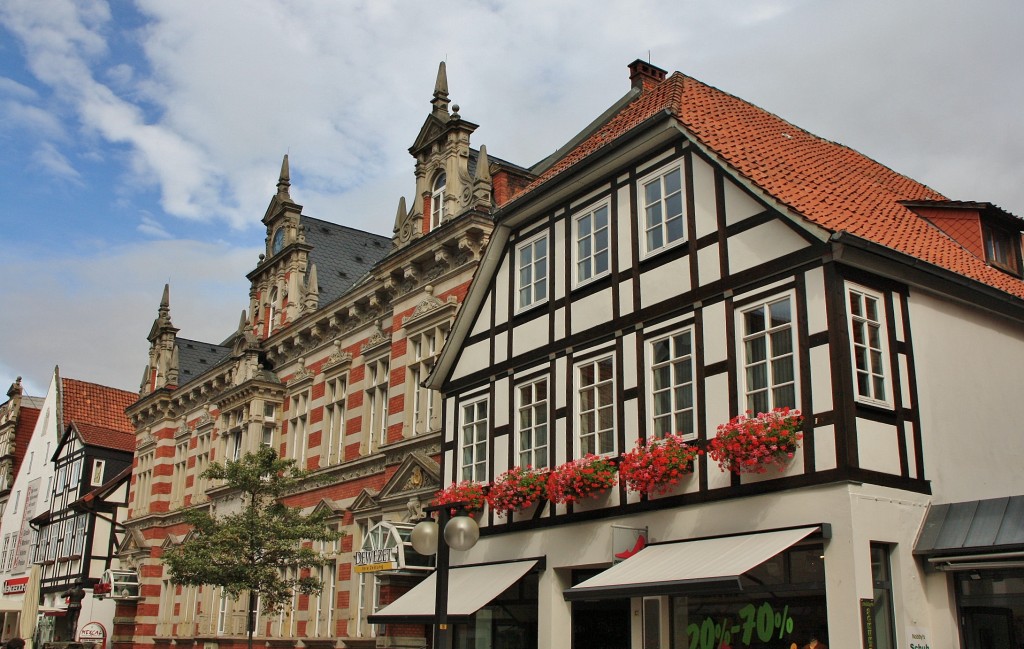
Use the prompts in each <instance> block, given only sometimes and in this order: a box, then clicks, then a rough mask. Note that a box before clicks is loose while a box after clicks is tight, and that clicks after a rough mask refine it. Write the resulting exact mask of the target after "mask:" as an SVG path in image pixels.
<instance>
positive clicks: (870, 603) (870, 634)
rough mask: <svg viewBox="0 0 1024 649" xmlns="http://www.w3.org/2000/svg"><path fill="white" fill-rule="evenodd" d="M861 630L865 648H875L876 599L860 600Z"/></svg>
mask: <svg viewBox="0 0 1024 649" xmlns="http://www.w3.org/2000/svg"><path fill="white" fill-rule="evenodd" d="M860 630H861V636H863V638H864V649H875V600H873V599H861V600H860Z"/></svg>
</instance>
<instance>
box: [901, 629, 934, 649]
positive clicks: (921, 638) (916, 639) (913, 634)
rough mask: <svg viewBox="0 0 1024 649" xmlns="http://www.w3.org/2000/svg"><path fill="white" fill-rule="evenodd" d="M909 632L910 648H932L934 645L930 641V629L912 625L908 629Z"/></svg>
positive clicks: (908, 643) (908, 644)
mask: <svg viewBox="0 0 1024 649" xmlns="http://www.w3.org/2000/svg"><path fill="white" fill-rule="evenodd" d="M907 632H908V634H909V635H910V641H909V642H907V646H908V647H909V648H910V649H931V647H932V645H931V643H930V642H928V629H923V628H921V627H919V626H912V627H910V628H909V629H907Z"/></svg>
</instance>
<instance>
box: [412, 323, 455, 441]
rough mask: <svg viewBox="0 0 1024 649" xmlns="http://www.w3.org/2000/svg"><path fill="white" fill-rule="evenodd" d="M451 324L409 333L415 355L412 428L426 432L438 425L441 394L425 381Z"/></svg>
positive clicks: (413, 365)
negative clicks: (425, 384)
mask: <svg viewBox="0 0 1024 649" xmlns="http://www.w3.org/2000/svg"><path fill="white" fill-rule="evenodd" d="M446 334H447V326H444V327H431V328H430V329H427V330H426V331H423V332H421V333H418V334H415V335H412V336H410V337H409V349H410V350H411V356H412V357H411V359H410V360H409V363H408V368H409V390H410V391H411V392H412V394H411V396H412V429H413V432H415V433H425V432H428V431H431V430H434V429H435V428H437V426H438V422H437V414H438V412H439V411H440V399H441V395H440V394H439V393H438V392H436V391H434V390H431V389H430V388H428V387H426V386H424V385H422V383H423V381H425V380H426V379H427V376H429V375H430V371H431V370H432V369H433V367H434V356H435V355H436V354H437V350H438V349H440V347H441V345H442V344H443V343H444V337H445V335H446Z"/></svg>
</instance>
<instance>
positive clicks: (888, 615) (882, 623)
mask: <svg viewBox="0 0 1024 649" xmlns="http://www.w3.org/2000/svg"><path fill="white" fill-rule="evenodd" d="M891 554H892V553H891V550H890V548H889V546H887V545H882V544H880V543H872V544H871V581H872V583H873V584H874V598H875V603H874V607H873V610H874V614H875V644H874V645H873V646H874V647H875V649H896V626H895V623H894V620H895V617H896V614H895V610H894V608H893V588H892V566H891V564H890V561H889V557H890V555H891Z"/></svg>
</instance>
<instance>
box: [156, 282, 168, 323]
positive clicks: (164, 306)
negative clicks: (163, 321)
mask: <svg viewBox="0 0 1024 649" xmlns="http://www.w3.org/2000/svg"><path fill="white" fill-rule="evenodd" d="M170 312H171V285H170V284H164V294H163V296H162V297H161V298H160V308H159V309H157V313H159V314H160V316H161V317H167V315H168V314H169V313H170Z"/></svg>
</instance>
